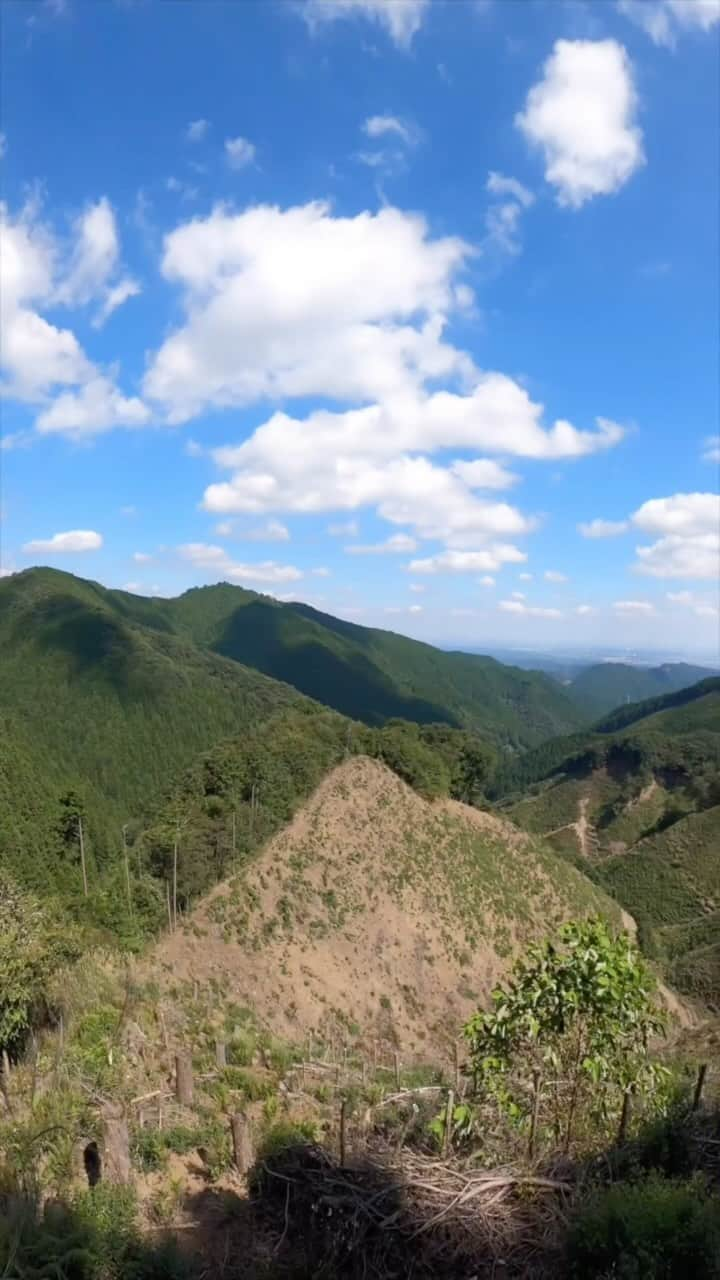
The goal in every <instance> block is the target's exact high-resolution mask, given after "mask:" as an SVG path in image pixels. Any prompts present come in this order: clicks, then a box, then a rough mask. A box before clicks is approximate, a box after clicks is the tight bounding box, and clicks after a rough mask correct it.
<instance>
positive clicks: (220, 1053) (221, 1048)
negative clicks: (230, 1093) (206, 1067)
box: [215, 1040, 227, 1071]
mask: <svg viewBox="0 0 720 1280" xmlns="http://www.w3.org/2000/svg"><path fill="white" fill-rule="evenodd" d="M215 1063H216V1065H217V1067H218V1070H220V1071H223V1070H224V1069H225V1067H226V1066H227V1049H226V1046H225V1041H224V1040H216V1041H215Z"/></svg>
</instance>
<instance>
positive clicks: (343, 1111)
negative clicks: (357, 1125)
mask: <svg viewBox="0 0 720 1280" xmlns="http://www.w3.org/2000/svg"><path fill="white" fill-rule="evenodd" d="M346 1121H347V1098H341V1099H340V1164H341V1165H344V1164H345V1124H346Z"/></svg>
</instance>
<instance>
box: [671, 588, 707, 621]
mask: <svg viewBox="0 0 720 1280" xmlns="http://www.w3.org/2000/svg"><path fill="white" fill-rule="evenodd" d="M665 599H666V600H668V601H669V603H670V604H672V605H675V606H676V607H680V608H684V609H689V610H690V611H691V612H692V613H694V614H695V616H696V617H697V618H717V617H718V616H720V609H718V605H717V604H715V603H714V602H713V601H712V600H710V599H709V597H707V596H697V595H696V594H695V593H694V592H693V591H668V592H667V593H666V595H665Z"/></svg>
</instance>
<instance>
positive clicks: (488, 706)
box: [164, 583, 584, 747]
mask: <svg viewBox="0 0 720 1280" xmlns="http://www.w3.org/2000/svg"><path fill="white" fill-rule="evenodd" d="M164 606H165V609H164V616H166V617H167V618H169V619H172V622H173V624H174V626H175V627H176V628H178V629H179V630H181V631H182V632H183V633H184V634H186V635H187V636H188V637H190V638H191V639H192V640H193V641H195V642H196V643H199V644H202V645H205V646H207V647H208V648H211V649H213V650H214V651H216V652H217V653H221V654H223V655H224V656H226V657H230V658H234V659H235V660H236V661H238V662H243V663H246V664H247V665H248V666H252V667H257V668H258V669H259V670H261V671H264V672H265V674H266V675H271V676H274V677H275V678H276V679H279V680H285V681H287V682H288V683H289V684H292V685H294V686H295V688H297V689H299V690H301V691H302V692H303V693H305V694H307V695H309V696H310V697H313V698H316V699H317V700H318V701H319V702H323V703H325V704H326V705H327V706H330V707H333V708H334V709H335V710H336V711H341V712H343V714H344V715H348V716H352V717H353V718H355V719H358V720H363V721H365V722H366V723H368V724H380V723H383V722H384V721H385V720H387V719H389V718H390V717H401V718H403V719H406V720H415V721H418V722H419V723H429V722H432V721H445V722H446V723H449V724H455V725H462V726H463V727H465V728H470V729H473V730H475V731H477V732H480V733H482V734H483V736H484V737H487V738H488V739H489V740H491V741H494V742H496V743H498V744H501V745H510V746H515V747H516V746H530V745H532V744H533V743H535V742H540V741H542V740H543V739H544V738H547V737H550V736H551V735H553V734H554V733H558V732H567V731H569V730H570V729H572V728H574V727H575V726H577V725H579V724H581V723H583V721H584V717H583V715H582V713H581V712H579V711H578V709H577V708H576V707H575V706H574V705H573V703H572V702H571V700H570V699H569V698H568V697H567V695H566V694H565V693H564V691H563V690H562V689H560V688H558V685H557V683H556V682H555V681H554V680H552V679H550V678H549V677H547V676H545V675H543V674H541V673H539V672H528V671H521V670H519V669H518V668H517V667H508V666H504V665H503V664H502V663H500V662H496V661H495V659H493V658H487V657H481V656H477V655H474V654H465V653H446V652H444V651H443V650H440V649H436V648H433V646H432V645H428V644H423V643H421V642H420V641H418V640H410V639H408V638H407V637H406V636H401V635H397V634H395V633H394V632H391V631H380V630H377V629H375V628H371V627H362V626H358V625H357V624H356V623H352V622H345V621H342V620H341V619H339V618H334V617H331V616H330V615H329V614H326V613H320V612H319V611H318V610H317V609H313V608H311V607H310V606H309V605H305V604H300V603H295V604H280V603H279V602H278V601H276V600H272V599H269V598H268V597H265V596H259V595H256V594H255V593H253V592H249V591H244V590H243V589H242V588H239V587H233V586H229V585H228V584H227V583H220V584H218V585H217V586H212V587H198V588H195V589H193V590H191V591H187V592H186V593H185V594H184V595H182V596H180V598H179V599H178V600H173V601H166V602H164Z"/></svg>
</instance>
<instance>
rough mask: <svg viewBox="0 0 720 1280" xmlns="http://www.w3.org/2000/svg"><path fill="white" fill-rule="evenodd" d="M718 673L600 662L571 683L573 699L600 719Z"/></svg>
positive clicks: (683, 666)
mask: <svg viewBox="0 0 720 1280" xmlns="http://www.w3.org/2000/svg"><path fill="white" fill-rule="evenodd" d="M713 674H715V673H714V672H713V671H712V670H710V669H709V668H707V667H697V666H691V665H690V664H689V663H686V662H667V663H664V664H663V665H662V666H660V667H635V666H630V665H628V664H627V663H624V662H600V663H597V664H596V665H595V666H592V667H585V669H584V670H582V671H580V672H579V673H578V674H577V675H574V676H573V677H572V679H571V680H570V681H569V683H567V685H566V688H567V692H568V694H569V696H570V697H571V698H572V699H573V701H574V702H575V703H576V704H577V706H578V707H579V708H580V710H581V711H583V712H584V713H586V714H587V716H588V717H589V718H592V719H596V718H597V717H599V716H602V715H605V714H606V713H607V712H608V711H612V710H613V708H615V707H620V705H621V703H627V702H640V701H641V700H643V699H646V698H654V697H658V696H661V695H662V694H665V693H673V692H674V691H675V690H676V689H685V688H687V687H688V685H692V684H696V683H697V681H698V680H704V679H706V678H707V677H709V676H712V675H713Z"/></svg>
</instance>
